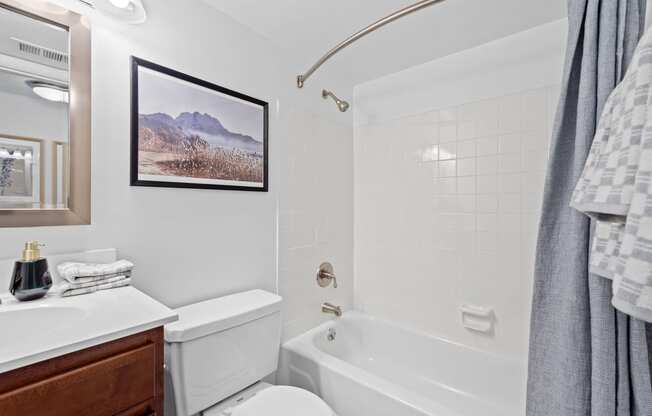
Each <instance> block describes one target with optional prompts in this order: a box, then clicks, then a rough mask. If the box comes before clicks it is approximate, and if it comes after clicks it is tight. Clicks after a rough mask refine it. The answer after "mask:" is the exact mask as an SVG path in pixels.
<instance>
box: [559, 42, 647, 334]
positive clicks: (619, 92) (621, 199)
mask: <svg viewBox="0 0 652 416" xmlns="http://www.w3.org/2000/svg"><path fill="white" fill-rule="evenodd" d="M651 178H652V31H647V33H645V35H644V36H643V37H642V39H641V41H640V42H639V45H638V47H637V48H636V52H635V54H634V57H633V58H632V63H631V65H630V67H629V70H628V71H627V74H626V75H625V78H624V79H623V81H622V82H621V83H620V84H619V85H618V86H617V87H616V88H615V89H614V91H613V92H612V93H611V95H610V96H609V99H608V100H607V102H606V104H605V107H604V111H603V113H602V116H601V118H600V122H599V123H598V128H597V131H596V135H595V138H594V140H593V144H592V146H591V151H590V152H589V156H588V158H587V160H586V165H585V167H584V170H583V172H582V175H581V176H580V179H579V181H578V183H577V186H576V188H575V191H574V193H573V196H572V199H571V204H570V205H571V206H572V207H573V208H575V209H577V210H579V211H581V212H583V213H585V214H586V215H589V216H590V217H592V218H594V219H595V220H596V228H595V232H594V235H593V242H592V246H591V256H590V264H589V270H590V271H591V272H592V273H595V274H598V275H600V276H603V277H606V278H610V279H612V280H613V299H612V304H613V305H614V307H616V308H617V309H619V310H621V311H622V312H624V313H627V314H629V315H632V316H634V317H636V318H638V319H642V320H645V321H648V322H652V181H651Z"/></svg>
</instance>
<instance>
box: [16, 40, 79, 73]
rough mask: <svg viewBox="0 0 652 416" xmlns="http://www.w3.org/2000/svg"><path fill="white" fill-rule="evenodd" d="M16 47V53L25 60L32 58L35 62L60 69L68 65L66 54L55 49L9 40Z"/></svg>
mask: <svg viewBox="0 0 652 416" xmlns="http://www.w3.org/2000/svg"><path fill="white" fill-rule="evenodd" d="M11 40H13V41H14V42H16V44H17V45H18V52H19V53H20V55H22V56H25V57H26V58H30V57H31V58H32V60H36V61H37V62H41V63H44V64H49V65H52V66H56V67H60V66H62V65H68V54H66V53H63V52H61V51H57V50H56V49H50V48H46V47H44V46H40V45H37V44H35V43H31V42H28V41H26V40H22V39H18V38H11Z"/></svg>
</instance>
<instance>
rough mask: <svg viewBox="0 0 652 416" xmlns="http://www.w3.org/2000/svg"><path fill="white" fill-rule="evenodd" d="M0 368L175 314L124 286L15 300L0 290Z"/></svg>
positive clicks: (96, 341)
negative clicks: (75, 294)
mask: <svg viewBox="0 0 652 416" xmlns="http://www.w3.org/2000/svg"><path fill="white" fill-rule="evenodd" d="M0 299H1V300H2V304H0V374H2V373H3V372H6V371H10V370H14V369H17V368H20V367H24V366H26V365H30V364H34V363H36V362H39V361H43V360H47V359H49V358H53V357H58V356H61V355H64V354H68V353H71V352H74V351H79V350H82V349H84V348H89V347H92V346H95V345H99V344H102V343H105V342H109V341H113V340H116V339H119V338H123V337H126V336H129V335H133V334H136V333H139V332H142V331H146V330H149V329H152V328H156V327H159V326H162V325H165V324H166V323H169V322H172V321H175V320H176V319H177V314H176V312H174V311H173V310H171V309H170V308H168V307H167V306H165V305H163V304H161V303H159V302H157V301H155V300H154V299H152V298H150V297H149V296H147V295H145V294H144V293H142V292H140V291H139V290H138V289H136V288H134V287H131V286H125V287H121V288H116V289H112V290H105V291H99V292H96V293H91V294H88V295H83V296H71V297H67V298H62V297H59V296H57V295H56V294H51V295H48V296H46V297H45V298H42V299H38V300H34V301H30V302H19V301H17V300H16V299H15V298H13V297H12V296H10V295H8V294H5V295H4V296H3V295H2V294H0Z"/></svg>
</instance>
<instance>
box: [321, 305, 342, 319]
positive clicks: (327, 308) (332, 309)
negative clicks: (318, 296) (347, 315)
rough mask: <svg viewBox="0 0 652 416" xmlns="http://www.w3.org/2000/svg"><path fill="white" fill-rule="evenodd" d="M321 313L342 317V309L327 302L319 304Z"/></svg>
mask: <svg viewBox="0 0 652 416" xmlns="http://www.w3.org/2000/svg"><path fill="white" fill-rule="evenodd" d="M321 311H322V312H324V313H332V314H333V315H335V316H342V308H340V307H339V306H335V305H333V304H331V303H328V302H324V303H322V304H321Z"/></svg>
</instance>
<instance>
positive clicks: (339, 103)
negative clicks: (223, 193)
mask: <svg viewBox="0 0 652 416" xmlns="http://www.w3.org/2000/svg"><path fill="white" fill-rule="evenodd" d="M321 96H322V97H323V98H324V100H326V99H328V97H331V98H332V99H333V101H335V104H337V108H339V109H340V111H341V112H343V113H345V112H346V110H348V109H349V103H347V102H346V101H344V100H340V99H339V98H337V96H336V95H335V94H333V93H332V92H331V91H328V90H322V92H321Z"/></svg>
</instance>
